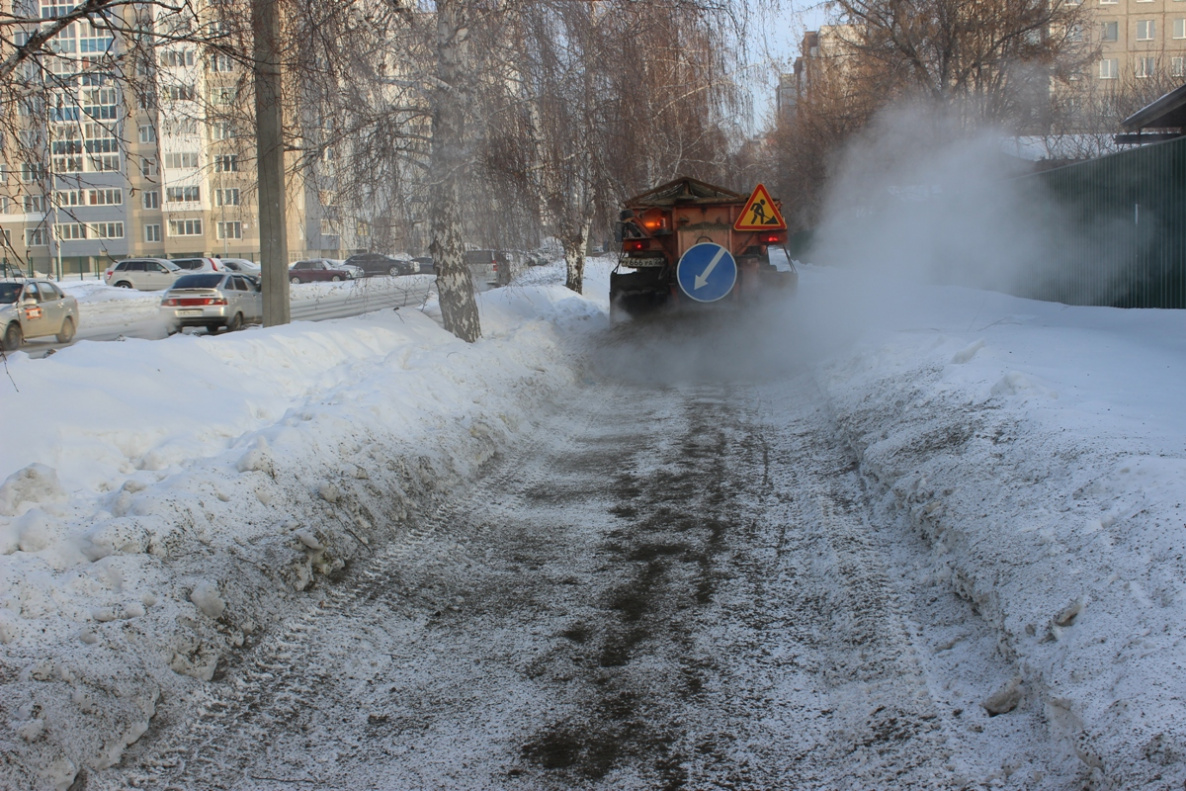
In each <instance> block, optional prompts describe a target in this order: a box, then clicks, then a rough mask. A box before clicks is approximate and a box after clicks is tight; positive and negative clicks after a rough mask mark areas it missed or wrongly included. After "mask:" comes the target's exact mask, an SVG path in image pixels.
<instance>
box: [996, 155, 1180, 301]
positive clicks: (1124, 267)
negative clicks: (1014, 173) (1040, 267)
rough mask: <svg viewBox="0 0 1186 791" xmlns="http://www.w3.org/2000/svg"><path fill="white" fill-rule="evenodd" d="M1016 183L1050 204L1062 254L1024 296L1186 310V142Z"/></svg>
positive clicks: (1098, 161) (1083, 163) (1035, 176)
mask: <svg viewBox="0 0 1186 791" xmlns="http://www.w3.org/2000/svg"><path fill="white" fill-rule="evenodd" d="M1019 182H1020V185H1021V186H1022V187H1023V189H1024V190H1025V191H1027V192H1032V194H1036V195H1043V196H1044V197H1045V198H1047V199H1048V201H1049V202H1048V204H1047V205H1048V206H1049V209H1048V211H1049V220H1050V223H1051V227H1050V230H1051V233H1052V234H1053V235H1054V236H1055V237H1056V238H1057V239H1058V240H1059V242H1060V244H1059V247H1060V248H1061V250H1062V251H1063V259H1062V260H1060V261H1059V262H1057V266H1056V267H1055V269H1054V271H1053V272H1051V273H1050V275H1049V276H1048V277H1047V278H1046V279H1045V280H1044V281H1043V282H1042V283H1041V284H1040V285H1037V286H1033V287H1030V288H1027V289H1026V290H1025V293H1024V294H1022V296H1028V297H1034V298H1037V299H1046V300H1052V301H1056V302H1064V303H1067V304H1072V305H1111V306H1115V307H1133V308H1186V138H1179V139H1177V140H1170V141H1168V142H1165V143H1158V144H1155V145H1150V146H1143V147H1141V148H1136V149H1133V150H1130V151H1124V152H1121V153H1118V154H1112V155H1109V156H1106V157H1101V158H1099V159H1094V160H1091V161H1089V162H1082V163H1078V164H1075V165H1068V166H1066V167H1062V168H1058V169H1055V170H1050V171H1047V172H1044V173H1039V174H1036V175H1033V176H1026V177H1024V178H1022V179H1019ZM1043 202H1044V203H1045V201H1043Z"/></svg>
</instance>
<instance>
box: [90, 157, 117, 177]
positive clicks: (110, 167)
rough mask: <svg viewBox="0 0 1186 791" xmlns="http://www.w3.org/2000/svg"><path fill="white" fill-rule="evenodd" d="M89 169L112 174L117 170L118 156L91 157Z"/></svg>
mask: <svg viewBox="0 0 1186 791" xmlns="http://www.w3.org/2000/svg"><path fill="white" fill-rule="evenodd" d="M90 160H91V167H92V168H94V169H95V170H96V171H99V172H105V173H106V172H112V171H116V170H119V154H99V155H97V156H92V157H91V158H90Z"/></svg>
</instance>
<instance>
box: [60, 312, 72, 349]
mask: <svg viewBox="0 0 1186 791" xmlns="http://www.w3.org/2000/svg"><path fill="white" fill-rule="evenodd" d="M72 340H74V319H72V318H71V317H69V316H67V317H66V320H65V321H63V322H62V329H61V330H60V331H59V332H58V343H69V342H70V341H72Z"/></svg>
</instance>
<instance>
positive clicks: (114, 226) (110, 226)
mask: <svg viewBox="0 0 1186 791" xmlns="http://www.w3.org/2000/svg"><path fill="white" fill-rule="evenodd" d="M87 232H88V234H89V235H90V237H91V238H92V239H122V238H124V224H123V223H122V222H93V223H91V224H90V225H89V226H88V228H87Z"/></svg>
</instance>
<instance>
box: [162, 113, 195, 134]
mask: <svg viewBox="0 0 1186 791" xmlns="http://www.w3.org/2000/svg"><path fill="white" fill-rule="evenodd" d="M164 133H165V135H166V136H169V137H172V136H174V135H176V136H179V137H184V136H186V135H196V134H197V133H198V121H197V119H196V118H170V119H169V120H167V121H165V128H164Z"/></svg>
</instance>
